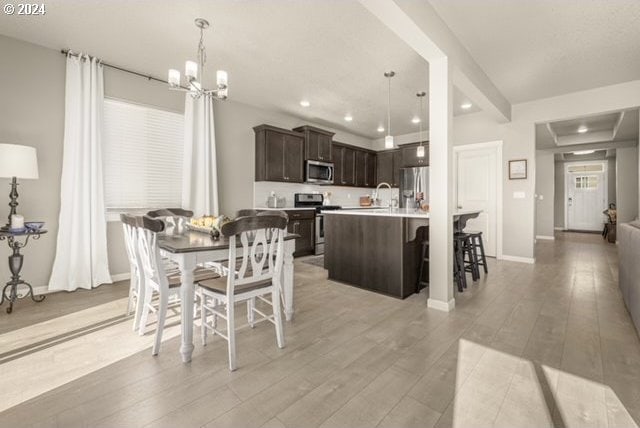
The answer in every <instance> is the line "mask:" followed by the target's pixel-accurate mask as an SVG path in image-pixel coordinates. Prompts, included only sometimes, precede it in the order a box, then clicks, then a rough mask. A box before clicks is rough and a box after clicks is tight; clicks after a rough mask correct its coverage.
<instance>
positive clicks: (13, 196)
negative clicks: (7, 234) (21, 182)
mask: <svg viewBox="0 0 640 428" xmlns="http://www.w3.org/2000/svg"><path fill="white" fill-rule="evenodd" d="M9 199H10V200H11V202H9V206H10V207H11V209H10V210H9V216H8V217H7V218H8V220H9V221H8V222H7V224H6V225H5V226H4V227H3V228H2V230H8V229H10V228H11V216H12V215H14V214H16V213H17V210H16V207H17V206H18V179H17V178H16V177H13V178H12V179H11V192H10V193H9Z"/></svg>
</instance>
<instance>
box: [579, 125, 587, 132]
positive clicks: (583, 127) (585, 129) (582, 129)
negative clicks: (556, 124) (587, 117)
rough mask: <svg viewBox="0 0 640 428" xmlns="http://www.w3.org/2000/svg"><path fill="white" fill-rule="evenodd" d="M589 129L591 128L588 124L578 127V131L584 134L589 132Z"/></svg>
mask: <svg viewBox="0 0 640 428" xmlns="http://www.w3.org/2000/svg"><path fill="white" fill-rule="evenodd" d="M588 130H589V128H587V127H586V126H584V125H583V126H581V127H580V128H578V132H579V133H580V134H584V133H585V132H587V131H588Z"/></svg>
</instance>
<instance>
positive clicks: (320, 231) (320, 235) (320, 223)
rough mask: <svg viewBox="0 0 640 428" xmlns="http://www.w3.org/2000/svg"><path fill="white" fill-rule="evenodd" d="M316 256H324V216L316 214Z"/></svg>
mask: <svg viewBox="0 0 640 428" xmlns="http://www.w3.org/2000/svg"><path fill="white" fill-rule="evenodd" d="M316 254H324V215H322V214H316Z"/></svg>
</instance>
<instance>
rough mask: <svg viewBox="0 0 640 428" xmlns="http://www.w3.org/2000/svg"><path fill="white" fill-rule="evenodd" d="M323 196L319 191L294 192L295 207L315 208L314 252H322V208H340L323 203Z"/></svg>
mask: <svg viewBox="0 0 640 428" xmlns="http://www.w3.org/2000/svg"><path fill="white" fill-rule="evenodd" d="M323 200H324V197H323V196H322V195H321V194H319V193H296V194H295V197H294V206H295V207H296V208H309V209H312V208H313V209H315V210H316V236H315V248H316V251H315V253H316V254H324V215H323V214H322V211H323V210H340V209H342V207H341V206H339V205H323V204H322V203H323Z"/></svg>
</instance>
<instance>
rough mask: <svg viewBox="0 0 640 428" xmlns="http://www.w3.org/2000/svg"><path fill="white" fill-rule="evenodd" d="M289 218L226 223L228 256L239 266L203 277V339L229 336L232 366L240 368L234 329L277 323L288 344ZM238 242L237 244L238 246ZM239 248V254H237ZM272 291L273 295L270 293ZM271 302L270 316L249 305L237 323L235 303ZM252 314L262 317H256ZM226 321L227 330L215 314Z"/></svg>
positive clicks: (281, 338) (281, 343) (281, 337)
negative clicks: (283, 302)
mask: <svg viewBox="0 0 640 428" xmlns="http://www.w3.org/2000/svg"><path fill="white" fill-rule="evenodd" d="M286 227H287V218H286V217H283V216H282V215H278V214H267V213H265V214H263V215H258V216H249V217H240V218H237V219H236V220H234V221H231V222H229V223H227V224H225V225H224V226H222V230H221V232H222V234H223V235H224V236H228V237H229V260H236V259H240V260H239V261H240V267H239V268H238V269H237V270H231V269H229V270H227V272H226V275H225V276H223V277H220V278H215V279H210V280H203V281H199V283H198V285H199V287H200V290H201V298H200V316H201V335H202V344H203V345H206V343H207V334H208V331H212V332H213V334H214V336H215V335H218V336H220V337H222V338H224V339H225V340H226V341H227V345H228V353H229V370H231V371H233V370H235V369H236V342H235V332H236V330H238V329H240V328H244V327H247V326H253V325H255V324H256V323H259V322H262V321H270V322H271V323H273V324H274V325H275V330H276V343H277V345H278V347H279V348H283V347H284V333H283V330H282V316H281V312H280V290H281V284H280V283H281V272H282V265H283V257H284V231H285V228H286ZM238 241H239V246H238V247H236V245H238ZM238 252H240V254H238ZM269 295H270V297H271V299H270V300H269V299H268V298H267V297H268V296H269ZM256 298H257V299H259V301H261V302H263V303H266V304H268V305H270V306H271V307H272V313H271V315H268V314H266V313H265V312H263V311H262V310H261V309H258V308H256V307H255V305H251V306H250V309H249V312H250V313H251V317H250V320H249V322H248V323H247V324H245V325H242V326H239V327H236V325H235V318H234V308H235V304H236V303H242V302H245V301H246V302H249V301H251V300H253V299H256ZM254 313H255V314H258V315H260V316H261V318H259V319H255V318H254V316H253V315H254ZM218 317H221V318H222V319H224V320H226V330H224V331H223V330H221V329H219V328H218V322H217V318H218Z"/></svg>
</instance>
